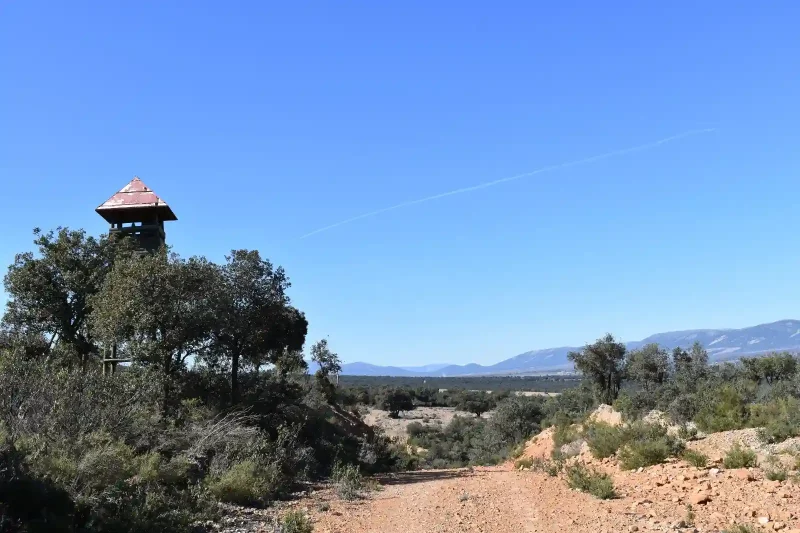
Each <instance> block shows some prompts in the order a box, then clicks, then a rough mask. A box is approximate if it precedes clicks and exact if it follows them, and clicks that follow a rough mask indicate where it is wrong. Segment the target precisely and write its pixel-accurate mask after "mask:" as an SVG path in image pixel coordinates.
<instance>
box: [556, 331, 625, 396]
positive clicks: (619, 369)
mask: <svg viewBox="0 0 800 533" xmlns="http://www.w3.org/2000/svg"><path fill="white" fill-rule="evenodd" d="M625 352H626V348H625V345H624V344H623V343H621V342H617V341H616V339H614V336H613V335H611V334H610V333H609V334H607V335H606V336H604V337H602V338H600V339H598V340H597V341H596V342H595V343H594V344H587V345H586V346H585V347H584V348H583V350H581V351H580V352H570V353H569V354H568V357H569V360H570V361H572V362H573V363H575V368H576V369H577V370H578V371H580V372H581V373H582V374H583V375H584V377H585V378H586V379H588V380H589V381H590V382H591V383H592V384H593V386H594V388H595V393H596V395H597V398H598V400H599V401H600V402H603V403H607V404H611V403H612V402H613V401H614V400H615V399H616V398H617V395H619V389H620V386H621V385H622V378H623V376H624V370H625V368H624V361H625Z"/></svg>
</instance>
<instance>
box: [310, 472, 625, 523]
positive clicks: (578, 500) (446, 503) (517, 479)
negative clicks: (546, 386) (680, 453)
mask: <svg viewBox="0 0 800 533" xmlns="http://www.w3.org/2000/svg"><path fill="white" fill-rule="evenodd" d="M383 483H384V486H385V489H384V490H383V491H382V492H380V493H377V494H375V495H374V496H373V497H372V498H371V500H369V501H365V502H357V503H350V504H344V503H339V504H338V505H336V506H335V507H334V508H332V511H333V512H332V513H325V514H323V515H320V516H319V517H318V520H319V521H318V522H317V529H316V530H317V531H320V532H330V533H334V532H336V533H345V532H348V533H349V532H356V531H358V532H364V533H371V532H374V533H378V532H381V533H434V532H454V533H455V532H473V531H474V532H478V531H480V532H487V533H488V532H504V533H505V532H509V533H510V532H564V531H593V532H595V533H597V532H598V531H599V527H600V525H601V520H600V518H601V516H599V515H598V508H603V507H608V508H610V507H611V505H613V504H611V505H609V504H604V503H599V502H597V500H593V499H592V498H591V497H590V496H587V495H584V494H578V493H575V492H572V491H570V490H569V489H567V487H566V486H564V485H562V484H560V483H556V482H555V480H552V479H547V478H545V477H543V476H542V475H539V474H533V473H531V472H515V471H508V470H500V469H486V470H480V471H478V470H476V471H474V472H472V473H470V472H466V471H427V472H411V473H407V474H402V475H399V476H397V477H395V478H393V479H385V480H384V481H383ZM545 485H546V487H547V490H544V489H545ZM567 501H569V502H571V503H572V504H575V505H570V507H572V508H571V509H570V512H569V514H568V515H567V514H565V513H564V512H562V511H561V510H560V509H561V508H562V507H563V506H564V504H565V503H566V502H567ZM631 523H633V522H631Z"/></svg>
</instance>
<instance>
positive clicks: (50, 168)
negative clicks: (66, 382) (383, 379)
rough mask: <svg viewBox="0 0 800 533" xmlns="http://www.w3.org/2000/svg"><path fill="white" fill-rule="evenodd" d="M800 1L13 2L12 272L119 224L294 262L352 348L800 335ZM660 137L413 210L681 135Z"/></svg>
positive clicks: (338, 342) (5, 41)
mask: <svg viewBox="0 0 800 533" xmlns="http://www.w3.org/2000/svg"><path fill="white" fill-rule="evenodd" d="M798 20H800V3H798V2H796V1H783V2H780V1H778V2H766V3H758V2H729V1H707V2H688V1H684V2H633V1H627V2H613V1H611V2H588V1H583V2H517V3H508V2H492V3H486V2H463V1H459V2H393V3H389V2H375V1H369V2H317V3H303V2H230V3H223V2H199V1H192V2H142V1H138V2H82V1H78V2H36V1H31V2H4V3H3V5H2V6H1V7H0V73H2V74H0V76H2V82H0V184H1V185H2V188H0V196H1V197H2V210H1V211H0V213H2V214H1V215H0V235H1V237H0V264H3V265H6V264H9V263H11V261H12V260H13V256H14V253H15V252H18V251H24V250H28V249H30V248H31V232H30V230H31V228H33V227H34V226H41V227H43V228H51V227H55V226H57V225H68V226H71V227H84V228H86V229H87V230H89V231H90V232H92V233H95V234H99V233H101V232H103V231H105V230H106V226H105V224H104V222H103V221H102V219H101V218H100V217H99V216H97V215H96V214H95V213H94V211H93V210H94V208H95V207H96V206H97V205H98V204H100V203H102V202H103V201H104V200H106V199H107V198H108V197H109V196H110V195H111V194H112V193H114V192H115V191H116V190H118V189H119V188H120V187H122V186H123V185H125V183H127V182H128V181H129V180H130V179H131V178H132V177H133V176H134V175H138V176H140V177H141V178H142V179H143V180H144V181H145V183H147V184H148V185H150V186H151V187H152V188H153V189H155V190H156V192H157V193H158V194H160V195H161V196H162V197H163V198H164V199H165V200H166V201H167V202H169V203H170V204H171V205H172V206H173V208H174V210H175V212H176V213H177V215H178V217H179V219H180V220H179V221H178V222H174V223H171V224H170V225H169V228H168V233H167V235H168V240H169V242H170V243H171V244H172V245H173V246H174V248H175V249H176V251H178V252H180V253H181V254H183V255H192V254H204V255H207V256H208V257H209V258H211V259H213V260H221V259H222V257H223V255H224V254H225V253H226V251H228V250H230V249H231V248H238V247H243V248H257V249H259V250H261V251H262V253H263V254H264V255H265V256H267V257H269V258H270V259H271V260H272V261H274V262H275V263H277V264H280V265H283V266H284V267H285V268H286V269H287V271H288V273H289V275H290V277H291V279H292V282H293V287H292V289H291V295H292V298H293V300H294V302H295V304H296V305H297V306H298V307H299V308H301V309H302V310H304V311H305V312H306V313H307V316H308V318H309V320H310V323H311V327H310V337H309V341H313V340H316V339H318V338H321V337H324V336H328V337H329V338H330V343H331V345H332V347H333V348H334V349H336V350H337V351H338V352H339V353H340V355H341V356H342V357H343V358H344V360H345V361H351V362H352V361H358V360H362V361H368V362H372V363H378V364H424V363H433V362H453V363H465V362H479V363H492V362H496V361H499V360H501V359H505V358H507V357H510V356H513V355H516V354H517V353H520V352H523V351H527V350H530V349H534V348H544V347H552V346H558V345H576V344H581V343H584V342H587V341H591V340H593V339H595V338H597V337H598V336H600V335H601V334H603V333H604V332H606V331H610V332H613V333H615V334H616V335H618V336H619V337H621V338H622V339H624V340H638V339H640V338H642V337H644V336H646V335H648V334H650V333H655V332H658V331H665V330H672V329H683V328H699V327H742V326H748V325H754V324H757V323H762V322H767V321H773V320H778V319H782V318H800V312H799V311H800V310H798V302H800V280H799V279H798V272H800V268H798V267H800V264H798V263H800V247H799V246H798V228H799V227H800V201H798V193H800V185H798V183H799V180H800V133H798V124H800V38H799V37H798V33H797V21H798ZM702 128H716V131H714V132H707V133H702V134H697V135H694V136H691V137H686V138H682V139H678V140H675V141H673V142H670V143H667V144H663V145H661V146H658V147H655V148H653V149H650V150H646V151H640V152H636V153H630V154H627V155H623V156H619V157H613V158H608V159H603V160H600V161H596V162H593V163H589V164H585V165H580V166H573V167H569V168H564V169H561V170H555V171H551V172H546V173H541V174H538V175H534V176H530V177H528V178H524V179H519V180H516V181H511V182H507V183H502V184H498V185H496V186H494V187H489V188H485V189H481V190H477V191H472V192H467V193H464V194H459V195H453V196H449V197H445V198H441V199H438V200H434V201H430V202H426V203H421V204H416V205H411V206H408V207H405V208H402V209H396V210H393V211H389V212H386V213H382V214H379V215H376V216H374V217H370V218H365V219H361V220H357V221H354V222H352V223H350V224H345V225H342V226H339V227H336V228H333V229H331V230H329V231H325V232H322V233H318V234H315V235H312V236H310V237H308V238H306V239H301V238H300V237H301V236H302V235H304V234H307V233H309V232H311V231H314V230H316V229H318V228H321V227H324V226H327V225H330V224H333V223H336V222H338V221H341V220H344V219H348V218H350V217H354V216H358V215H360V214H362V213H365V212H369V211H374V210H378V209H382V208H385V207H389V206H392V205H395V204H398V203H401V202H405V201H410V200H415V199H418V198H423V197H427V196H431V195H436V194H439V193H443V192H447V191H451V190H454V189H459V188H462V187H469V186H472V185H476V184H480V183H483V182H487V181H492V180H495V179H499V178H504V177H507V176H513V175H516V174H519V173H524V172H530V171H533V170H536V169H538V168H541V167H544V166H547V165H551V164H557V163H560V162H567V161H574V160H578V159H582V158H585V157H589V156H593V155H597V154H602V153H605V152H609V151H613V150H618V149H623V148H628V147H632V146H637V145H641V144H645V143H648V142H652V141H656V140H658V139H662V138H665V137H668V136H670V135H674V134H677V133H681V132H685V131H688V130H694V129H702Z"/></svg>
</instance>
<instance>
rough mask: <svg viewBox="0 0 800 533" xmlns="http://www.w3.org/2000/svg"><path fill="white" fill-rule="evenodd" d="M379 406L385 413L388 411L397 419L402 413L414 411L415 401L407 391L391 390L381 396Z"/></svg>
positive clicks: (385, 391)
mask: <svg viewBox="0 0 800 533" xmlns="http://www.w3.org/2000/svg"><path fill="white" fill-rule="evenodd" d="M378 405H379V407H380V408H381V409H383V410H384V411H388V412H389V416H390V417H392V418H397V417H398V416H400V412H401V411H411V410H412V409H414V399H413V398H412V397H411V393H409V392H408V391H407V390H405V389H400V388H389V389H386V390H384V391H383V392H382V393H381V394H380V396H379V398H378Z"/></svg>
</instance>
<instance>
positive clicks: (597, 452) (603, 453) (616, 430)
mask: <svg viewBox="0 0 800 533" xmlns="http://www.w3.org/2000/svg"><path fill="white" fill-rule="evenodd" d="M583 438H584V439H585V440H586V444H588V445H589V450H591V452H592V456H594V457H595V458H597V459H605V458H606V457H611V456H612V455H614V454H615V453H617V450H619V448H620V446H622V444H623V443H624V442H625V435H624V432H623V430H622V428H620V427H614V426H612V425H610V424H606V423H604V422H591V423H589V424H587V425H586V428H585V430H584V432H583Z"/></svg>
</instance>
